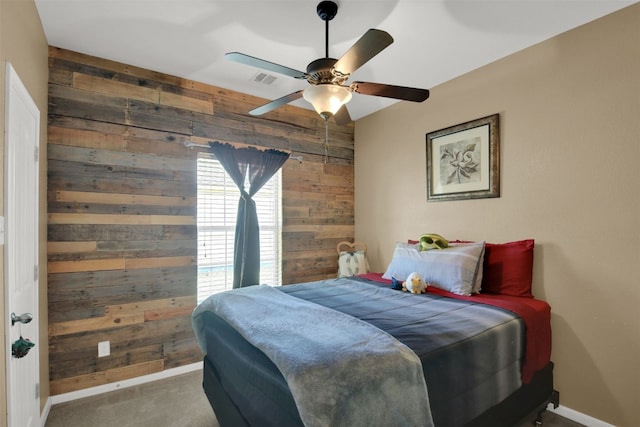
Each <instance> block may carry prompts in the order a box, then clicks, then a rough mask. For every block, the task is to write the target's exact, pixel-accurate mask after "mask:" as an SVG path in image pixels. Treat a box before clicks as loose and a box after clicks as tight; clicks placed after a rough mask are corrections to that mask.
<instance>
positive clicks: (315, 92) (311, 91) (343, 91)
mask: <svg viewBox="0 0 640 427" xmlns="http://www.w3.org/2000/svg"><path fill="white" fill-rule="evenodd" d="M302 96H303V97H304V99H306V100H307V101H309V102H310V103H311V105H313V108H315V110H316V111H317V112H318V114H320V116H322V118H324V119H325V120H326V119H327V118H328V117H331V116H333V115H334V114H336V113H337V112H338V110H339V109H340V108H341V107H342V106H343V105H344V104H346V103H347V102H349V101H350V100H351V96H352V94H351V91H350V90H349V88H347V87H344V86H340V85H334V84H330V83H326V84H319V85H314V86H310V87H308V88H306V89H305V90H304V92H303V93H302Z"/></svg>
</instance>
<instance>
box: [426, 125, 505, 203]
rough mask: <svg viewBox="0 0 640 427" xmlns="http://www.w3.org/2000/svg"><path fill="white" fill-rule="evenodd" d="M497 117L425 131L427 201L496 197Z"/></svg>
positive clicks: (497, 175) (497, 172)
mask: <svg viewBox="0 0 640 427" xmlns="http://www.w3.org/2000/svg"><path fill="white" fill-rule="evenodd" d="M498 119H499V115H498V114H494V115H491V116H487V117H483V118H481V119H477V120H472V121H469V122H466V123H462V124H459V125H456V126H452V127H448V128H445V129H440V130H438V131H435V132H430V133H428V134H427V201H442V200H464V199H480V198H490V197H500V175H499V174H500V165H499V145H500V144H499V137H498V135H499V128H498Z"/></svg>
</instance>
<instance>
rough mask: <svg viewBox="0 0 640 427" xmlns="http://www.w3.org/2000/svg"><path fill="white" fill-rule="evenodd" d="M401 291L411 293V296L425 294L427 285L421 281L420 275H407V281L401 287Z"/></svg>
mask: <svg viewBox="0 0 640 427" xmlns="http://www.w3.org/2000/svg"><path fill="white" fill-rule="evenodd" d="M402 288H403V290H405V291H408V292H411V293H412V294H425V293H427V284H426V283H425V282H424V280H422V276H421V275H420V273H416V272H413V273H411V274H409V276H408V277H407V280H405V281H404V284H403V285H402Z"/></svg>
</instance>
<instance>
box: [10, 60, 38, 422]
mask: <svg viewBox="0 0 640 427" xmlns="http://www.w3.org/2000/svg"><path fill="white" fill-rule="evenodd" d="M6 76H7V78H6V80H7V81H6V90H5V92H6V102H5V126H6V134H5V177H4V182H5V213H4V214H5V219H6V221H5V235H6V241H5V248H4V254H5V256H4V266H5V289H6V307H5V313H7V316H8V317H9V318H8V319H5V322H6V325H7V329H8V331H7V333H6V335H5V336H6V337H7V345H6V347H5V348H6V349H7V352H6V353H7V354H6V358H7V401H8V402H7V406H8V423H7V424H8V426H9V427H18V426H20V427H35V426H40V393H39V380H40V369H39V341H38V335H39V333H38V332H39V331H38V320H39V319H38V183H39V178H38V149H39V141H40V112H39V111H38V108H37V107H36V105H35V103H34V102H33V100H32V99H31V97H30V96H29V93H28V92H27V90H26V88H25V87H24V85H23V84H22V82H21V81H20V78H19V77H18V75H17V74H16V72H15V70H14V69H13V67H12V66H11V64H9V63H8V62H7V66H6ZM11 313H14V314H15V315H16V316H17V317H21V316H22V315H23V314H25V313H29V314H32V315H33V321H32V322H29V323H21V322H16V323H15V324H14V325H12V321H11V318H10V316H11ZM24 317H26V316H24ZM21 336H22V337H23V338H24V339H29V340H30V341H32V342H33V343H35V344H36V345H35V347H32V348H31V350H30V351H29V353H27V355H26V356H24V357H21V358H16V357H13V356H12V354H11V346H12V344H13V343H14V342H15V341H16V340H18V339H20V337H21Z"/></svg>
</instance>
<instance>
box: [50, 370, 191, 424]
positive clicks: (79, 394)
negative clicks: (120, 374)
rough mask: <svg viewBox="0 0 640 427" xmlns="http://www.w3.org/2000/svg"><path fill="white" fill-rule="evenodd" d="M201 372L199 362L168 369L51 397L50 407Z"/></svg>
mask: <svg viewBox="0 0 640 427" xmlns="http://www.w3.org/2000/svg"><path fill="white" fill-rule="evenodd" d="M201 370H202V362H198V363H192V364H190V365H184V366H179V367H177V368H171V369H166V370H164V371H161V372H155V373H153V374H148V375H143V376H141V377H136V378H131V379H128V380H122V381H118V382H115V383H110V384H104V385H99V386H96V387H90V388H85V389H84V390H78V391H72V392H69V393H63V394H57V395H55V396H51V397H50V398H49V399H48V400H51V403H50V404H49V407H51V405H56V404H58V403H63V402H69V401H72V400H76V399H82V398H84V397H89V396H96V395H98V394H102V393H107V392H110V391H115V390H120V389H122V388H127V387H133V386H136V385H140V384H145V383H148V382H151V381H157V380H162V379H165V378H171V377H173V376H176V375H182V374H186V373H189V372H194V371H201ZM47 414H48V411H47ZM43 420H46V418H43ZM43 423H44V421H43ZM43 425H44V424H43Z"/></svg>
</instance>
